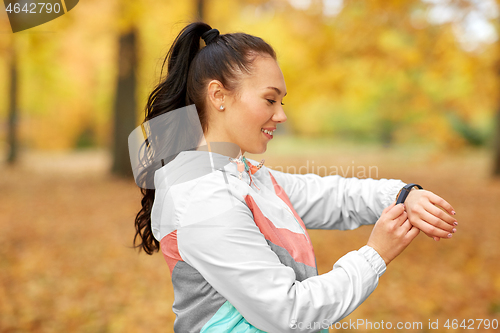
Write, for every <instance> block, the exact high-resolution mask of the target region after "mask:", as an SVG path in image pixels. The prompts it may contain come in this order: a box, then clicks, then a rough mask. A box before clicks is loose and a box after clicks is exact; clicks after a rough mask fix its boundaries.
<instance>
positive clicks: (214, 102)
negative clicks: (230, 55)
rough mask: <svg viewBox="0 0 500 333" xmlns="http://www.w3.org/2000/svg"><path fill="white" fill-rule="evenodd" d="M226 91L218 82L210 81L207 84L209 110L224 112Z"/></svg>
mask: <svg viewBox="0 0 500 333" xmlns="http://www.w3.org/2000/svg"><path fill="white" fill-rule="evenodd" d="M225 95H226V89H224V86H223V85H222V83H221V82H220V81H219V80H212V81H210V82H209V83H208V101H209V106H210V108H213V109H215V110H217V111H224V108H225V106H224V98H225Z"/></svg>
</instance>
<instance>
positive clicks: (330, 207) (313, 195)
mask: <svg viewBox="0 0 500 333" xmlns="http://www.w3.org/2000/svg"><path fill="white" fill-rule="evenodd" d="M267 170H269V171H270V172H271V174H272V175H273V177H274V178H275V179H276V182H277V183H278V185H280V186H281V187H282V188H283V189H284V191H285V193H286V194H287V195H288V198H289V199H290V202H291V203H292V206H293V207H294V208H295V210H296V211H297V214H299V216H300V217H301V218H302V220H303V221H304V224H305V225H306V227H307V228H308V229H340V230H346V229H355V228H357V227H359V226H360V225H364V224H374V223H375V222H377V220H378V218H379V217H380V215H381V214H382V211H383V210H384V208H385V207H387V206H389V205H390V204H391V203H392V202H393V201H395V200H396V195H397V193H398V192H399V190H400V189H401V188H402V187H403V186H405V185H406V184H405V183H403V182H402V181H401V180H396V179H379V180H375V179H371V178H368V179H358V178H344V177H341V176H338V175H332V176H325V177H320V176H318V175H316V174H306V175H300V174H290V173H283V172H280V171H275V170H271V169H267Z"/></svg>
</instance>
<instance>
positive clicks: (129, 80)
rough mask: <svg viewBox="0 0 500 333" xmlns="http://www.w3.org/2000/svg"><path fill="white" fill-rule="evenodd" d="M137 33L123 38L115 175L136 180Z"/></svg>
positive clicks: (119, 78) (115, 123)
mask: <svg viewBox="0 0 500 333" xmlns="http://www.w3.org/2000/svg"><path fill="white" fill-rule="evenodd" d="M136 35H137V33H136V30H135V28H132V29H131V30H130V32H128V33H125V34H123V35H121V36H120V41H119V53H118V63H119V69H118V84H117V89H116V95H115V103H114V142H113V166H112V168H111V172H112V173H113V174H116V175H119V176H123V177H132V167H131V164H130V157H129V152H128V136H129V134H130V132H132V130H133V129H134V128H135V126H136V106H137V102H136V96H135V95H136V83H137V82H136V74H135V71H136V68H137V55H136V38H137V37H136Z"/></svg>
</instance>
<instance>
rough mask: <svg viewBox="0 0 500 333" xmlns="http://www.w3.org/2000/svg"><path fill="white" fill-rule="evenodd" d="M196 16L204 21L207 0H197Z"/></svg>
mask: <svg viewBox="0 0 500 333" xmlns="http://www.w3.org/2000/svg"><path fill="white" fill-rule="evenodd" d="M196 16H197V19H198V21H202V22H204V21H203V19H204V16H205V0H196Z"/></svg>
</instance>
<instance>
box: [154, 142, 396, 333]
mask: <svg viewBox="0 0 500 333" xmlns="http://www.w3.org/2000/svg"><path fill="white" fill-rule="evenodd" d="M248 161H250V162H251V163H252V164H253V165H257V162H255V161H253V160H248ZM250 177H251V178H252V180H253V183H252V184H250ZM249 184H250V185H249ZM404 185H405V183H403V182H401V181H400V180H388V179H380V180H374V179H357V178H343V177H340V176H326V177H320V176H317V175H315V174H307V175H298V174H288V173H282V172H279V171H274V170H271V169H269V168H267V167H265V166H263V167H262V168H261V169H260V170H258V171H257V172H256V173H254V174H253V175H252V174H250V173H249V172H243V178H242V179H241V180H240V179H239V172H238V171H237V166H236V164H235V163H231V162H230V161H229V157H228V156H224V155H220V154H216V153H209V152H203V151H184V152H181V153H180V154H179V155H178V156H177V157H176V158H175V159H174V160H173V161H172V162H170V163H168V164H167V165H165V166H164V167H162V168H161V169H159V170H158V171H156V174H155V186H156V194H155V200H154V205H153V209H152V213H151V220H152V221H151V223H152V228H153V234H154V237H155V238H156V239H157V240H158V241H160V243H161V250H162V253H163V255H164V257H165V260H166V261H167V263H168V265H169V268H170V272H171V277H172V283H173V287H174V293H175V300H174V304H173V311H174V312H175V314H176V316H177V317H176V320H175V323H174V330H175V331H176V332H260V330H261V331H265V332H279V333H282V332H316V331H319V330H320V329H325V328H327V327H328V325H330V324H332V323H334V322H336V321H339V320H341V319H342V318H344V317H345V316H347V315H348V314H349V313H351V312H352V311H353V310H354V309H356V307H358V306H359V305H360V304H361V303H362V302H363V301H364V300H365V299H366V298H367V297H368V296H369V295H370V293H372V291H373V290H374V289H375V287H376V286H377V284H378V280H379V277H380V276H381V275H382V274H383V273H384V272H385V269H386V267H385V263H384V261H383V260H382V258H381V257H380V255H379V254H378V253H377V252H376V251H375V250H374V249H373V248H371V247H369V246H364V247H362V248H361V249H359V250H357V251H352V252H349V253H347V254H346V255H345V256H343V257H342V258H340V259H339V260H338V261H337V262H336V263H335V264H334V265H333V268H332V270H331V271H329V272H328V273H325V274H322V275H318V274H317V269H316V261H315V256H314V251H313V248H312V244H311V241H310V239H309V236H308V234H307V232H306V228H308V229H341V230H345V229H354V228H357V227H359V226H361V225H364V224H374V223H375V222H376V221H377V220H378V218H379V217H380V214H381V213H382V210H383V209H384V208H385V207H387V206H388V205H390V204H391V202H393V201H394V200H395V197H396V195H397V193H398V191H399V190H400V189H401V188H402V187H403V186H404Z"/></svg>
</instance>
